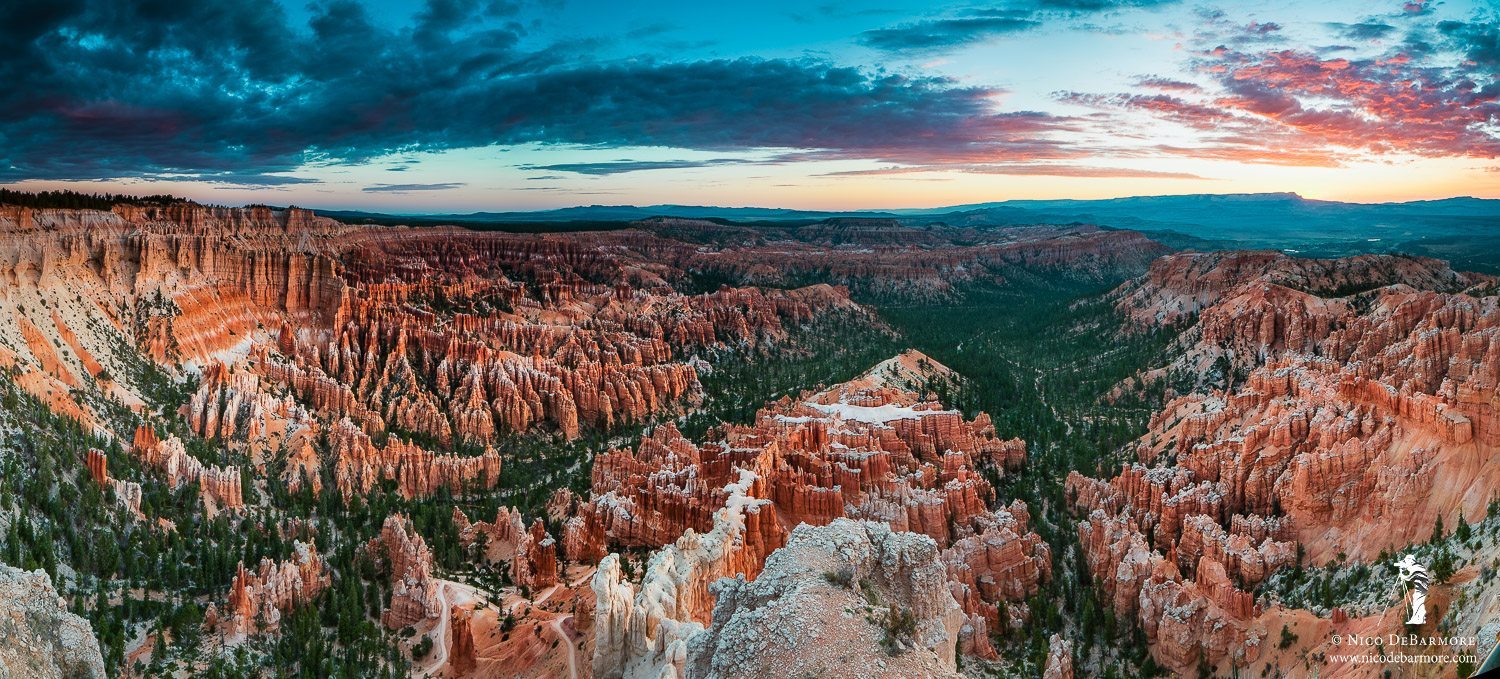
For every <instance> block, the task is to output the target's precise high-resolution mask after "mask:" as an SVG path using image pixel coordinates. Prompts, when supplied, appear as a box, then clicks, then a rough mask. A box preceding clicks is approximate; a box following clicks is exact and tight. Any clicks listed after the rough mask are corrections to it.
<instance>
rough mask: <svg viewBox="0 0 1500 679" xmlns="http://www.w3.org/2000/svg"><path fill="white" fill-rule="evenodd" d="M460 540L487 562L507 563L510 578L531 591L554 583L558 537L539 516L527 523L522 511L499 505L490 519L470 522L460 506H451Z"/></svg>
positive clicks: (539, 589) (555, 580) (460, 542)
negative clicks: (529, 523)
mask: <svg viewBox="0 0 1500 679" xmlns="http://www.w3.org/2000/svg"><path fill="white" fill-rule="evenodd" d="M453 523H454V524H455V525H456V526H457V527H458V540H459V544H461V545H463V547H464V548H465V549H470V550H476V551H478V552H479V556H480V558H482V559H483V560H484V561H485V562H487V563H491V564H494V563H502V562H503V563H508V564H509V565H510V577H511V581H512V582H514V583H516V585H518V586H521V587H526V588H528V589H530V590H531V591H534V592H536V591H541V590H543V589H546V588H547V587H551V586H552V585H554V584H557V573H558V570H557V541H556V540H553V539H552V536H551V535H548V534H547V528H546V526H545V525H543V524H542V520H541V519H537V520H535V521H533V522H532V524H531V527H530V528H527V527H526V522H525V521H524V520H522V518H521V512H520V511H517V510H514V509H511V508H509V507H501V508H500V509H499V510H498V511H497V512H496V513H495V520H494V521H493V522H488V523H487V522H484V521H479V522H477V523H471V522H470V521H469V517H468V516H466V515H464V513H463V510H461V509H459V508H457V507H454V508H453Z"/></svg>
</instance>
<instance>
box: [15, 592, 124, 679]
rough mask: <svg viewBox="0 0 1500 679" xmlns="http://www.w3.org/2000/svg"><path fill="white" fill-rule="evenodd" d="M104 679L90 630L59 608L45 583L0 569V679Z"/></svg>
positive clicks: (87, 624) (99, 655)
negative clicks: (15, 678) (24, 678)
mask: <svg viewBox="0 0 1500 679" xmlns="http://www.w3.org/2000/svg"><path fill="white" fill-rule="evenodd" d="M105 676H106V675H105V674H104V656H102V655H101V654H100V653H99V641H98V640H97V639H95V638H94V630H93V628H92V627H90V626H89V623H88V621H87V620H84V619H83V618H80V617H78V616H76V615H73V614H72V613H69V612H68V611H67V610H66V609H65V608H64V606H63V602H62V599H61V598H60V597H59V596H58V595H57V590H56V589H53V588H52V580H51V578H48V577H47V574H46V573H45V572H43V571H41V570H36V571H31V572H27V571H23V570H20V569H18V568H12V567H10V566H5V565H0V677H26V678H27V679H53V678H54V677H55V678H57V679H63V678H67V679H104V677H105Z"/></svg>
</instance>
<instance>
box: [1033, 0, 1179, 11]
mask: <svg viewBox="0 0 1500 679" xmlns="http://www.w3.org/2000/svg"><path fill="white" fill-rule="evenodd" d="M1178 1H1179V0H1033V2H1032V3H1031V4H1033V5H1034V6H1036V7H1038V8H1041V9H1055V10H1065V11H1071V12H1104V11H1108V10H1112V9H1132V8H1143V7H1158V6H1162V5H1175V4H1177V2H1178Z"/></svg>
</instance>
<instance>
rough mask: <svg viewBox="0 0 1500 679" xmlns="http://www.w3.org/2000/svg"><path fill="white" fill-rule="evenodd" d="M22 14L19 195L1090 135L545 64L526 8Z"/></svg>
mask: <svg viewBox="0 0 1500 679" xmlns="http://www.w3.org/2000/svg"><path fill="white" fill-rule="evenodd" d="M20 4H21V3H6V5H5V8H4V9H0V33H3V36H4V38H7V40H6V41H5V42H6V43H7V49H6V52H5V56H3V57H0V82H5V83H6V84H7V86H6V87H5V88H3V89H0V181H5V180H12V181H13V180H21V179H99V178H120V177H143V176H160V175H173V176H177V177H179V178H184V177H187V178H191V177H199V176H201V177H204V178H212V177H213V176H215V175H220V174H222V173H226V172H236V173H240V174H243V175H247V176H248V175H255V174H260V175H265V174H270V173H277V172H285V171H289V170H292V169H295V168H297V167H300V166H302V165H303V164H305V163H330V162H359V161H366V160H369V159H371V158H373V157H376V156H380V155H382V154H386V153H390V152H397V151H399V152H410V151H420V150H442V149H451V148H469V147H478V146H486V145H493V144H500V145H506V144H516V143H541V144H590V145H596V146H604V147H608V146H623V145H652V146H673V147H681V148H693V149H704V150H710V151H744V150H749V149H762V148H783V149H787V148H790V149H807V150H811V151H816V152H818V153H821V154H823V155H824V156H825V157H841V158H874V159H881V160H889V161H893V162H922V163H927V162H940V161H943V160H945V159H954V160H956V161H967V160H972V159H974V158H981V159H984V160H997V159H1005V160H1011V159H1024V158H1025V157H1036V156H1038V155H1044V156H1046V157H1056V156H1057V155H1059V154H1062V153H1064V150H1063V149H1062V148H1061V147H1060V146H1059V145H1058V144H1054V143H1051V142H1047V141H1046V140H1045V139H1043V137H1045V136H1046V135H1047V133H1049V132H1052V131H1056V130H1061V129H1066V128H1067V126H1068V125H1069V121H1067V120H1066V119H1058V118H1055V117H1052V116H1047V115H1044V114H1034V113H1009V114H996V113H994V111H993V108H992V107H993V103H992V99H991V97H992V96H993V95H994V94H995V92H994V91H992V90H987V89H984V88H973V87H960V86H958V85H956V84H955V83H953V82H952V81H950V80H947V79H943V78H937V77H908V76H903V75H896V74H890V73H870V72H867V71H863V70H860V69H856V68H848V67H840V66H835V65H832V64H829V63H826V62H822V61H813V60H786V59H754V58H747V59H735V60H713V61H692V62H662V61H656V60H652V59H649V58H642V59H637V60H629V61H621V62H615V63H608V64H596V63H588V62H584V61H580V60H579V58H578V56H577V53H576V52H570V51H567V50H566V49H564V48H551V49H542V50H536V51H528V50H524V49H522V48H521V47H520V41H521V39H522V37H523V30H522V29H521V28H520V27H519V26H518V25H516V24H515V23H514V17H512V16H511V15H512V14H513V8H512V6H510V5H508V4H505V3H493V2H490V3H485V2H478V1H477V0H467V1H466V0H439V1H435V2H431V3H430V4H429V5H428V7H427V8H426V9H425V10H423V11H421V12H418V13H417V15H416V16H415V18H414V20H413V22H412V24H411V25H410V26H408V27H405V28H401V29H388V28H384V27H382V26H381V25H380V24H379V23H378V22H375V21H373V20H372V19H371V17H370V16H368V14H367V13H366V11H365V9H364V8H363V7H362V6H361V5H359V4H357V3H354V2H349V1H347V0H332V1H331V2H327V3H324V4H320V5H316V6H314V7H313V8H312V10H311V11H312V15H311V18H310V19H309V20H308V22H307V24H306V25H305V26H303V25H292V22H290V21H289V19H288V17H287V16H286V15H285V14H284V13H283V11H282V10H281V8H280V5H278V4H277V3H272V2H264V3H242V2H234V1H230V0H201V1H199V2H189V3H182V2H175V1H173V2H168V1H167V0H145V1H143V2H135V3H117V2H112V1H110V0H79V1H76V2H73V3H71V4H69V3H66V2H64V3H55V4H47V6H46V7H44V8H39V7H19V6H18V5H20ZM38 4H41V3H38ZM568 49H571V48H568ZM267 181H270V180H267Z"/></svg>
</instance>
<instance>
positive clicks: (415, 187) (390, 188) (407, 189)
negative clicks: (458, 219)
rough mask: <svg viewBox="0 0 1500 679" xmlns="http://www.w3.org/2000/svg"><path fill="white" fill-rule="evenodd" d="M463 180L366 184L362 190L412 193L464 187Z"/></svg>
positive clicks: (368, 191)
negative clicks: (438, 182)
mask: <svg viewBox="0 0 1500 679" xmlns="http://www.w3.org/2000/svg"><path fill="white" fill-rule="evenodd" d="M464 186H465V184H464V183H463V182H443V183H440V184H376V185H374V186H366V187H365V188H363V189H360V190H361V191H364V192H365V193H411V192H413V191H451V190H453V189H458V188H463V187H464Z"/></svg>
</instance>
